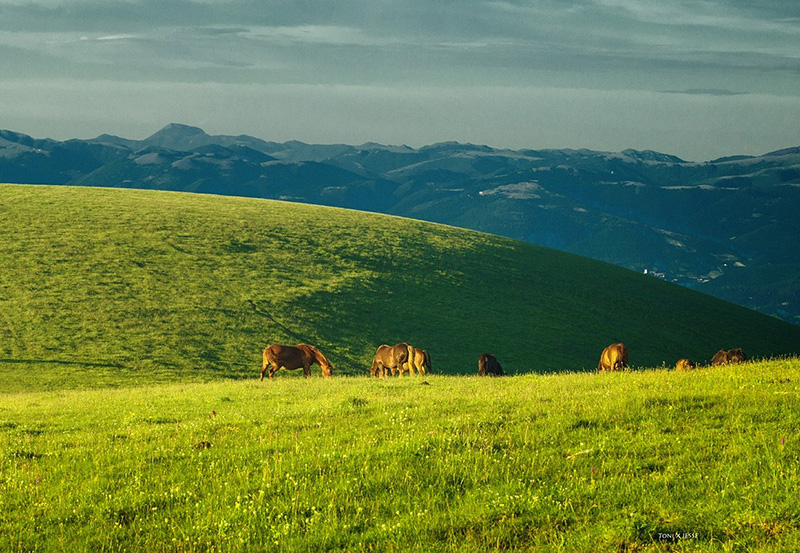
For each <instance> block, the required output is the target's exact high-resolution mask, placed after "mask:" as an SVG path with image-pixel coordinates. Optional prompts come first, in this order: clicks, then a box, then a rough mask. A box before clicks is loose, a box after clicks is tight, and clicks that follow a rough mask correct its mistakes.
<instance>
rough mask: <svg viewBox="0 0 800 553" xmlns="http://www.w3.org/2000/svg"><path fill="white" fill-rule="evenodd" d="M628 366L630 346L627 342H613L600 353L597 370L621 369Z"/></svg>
mask: <svg viewBox="0 0 800 553" xmlns="http://www.w3.org/2000/svg"><path fill="white" fill-rule="evenodd" d="M627 367H628V348H626V347H625V344H623V343H619V344H611V345H610V346H608V347H607V348H606V349H604V350H603V353H602V354H601V355H600V362H599V363H598V364H597V372H602V371H621V370H623V369H625V368H627Z"/></svg>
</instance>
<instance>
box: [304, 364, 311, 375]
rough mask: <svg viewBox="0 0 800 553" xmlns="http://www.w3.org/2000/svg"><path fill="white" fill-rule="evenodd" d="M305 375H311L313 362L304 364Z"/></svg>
mask: <svg viewBox="0 0 800 553" xmlns="http://www.w3.org/2000/svg"><path fill="white" fill-rule="evenodd" d="M303 376H304V377H306V378H308V377H310V376H311V363H306V364H305V365H303Z"/></svg>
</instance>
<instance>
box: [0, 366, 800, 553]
mask: <svg viewBox="0 0 800 553" xmlns="http://www.w3.org/2000/svg"><path fill="white" fill-rule="evenodd" d="M421 381H422V379H421V378H419V377H417V378H405V379H399V378H398V379H391V380H380V381H379V380H370V379H368V378H338V379H336V378H334V379H331V380H324V379H322V378H319V377H315V378H312V379H311V380H309V381H304V380H303V379H300V378H278V379H276V380H275V381H273V382H263V383H259V382H257V381H253V380H247V381H220V382H213V383H189V384H169V385H160V386H149V387H140V388H128V389H121V390H108V389H107V390H67V391H57V392H27V393H17V394H5V395H3V397H2V407H0V452H2V453H0V489H2V490H3V493H2V494H0V550H2V551H57V550H66V551H71V550H81V551H101V550H102V551H144V550H147V551H154V552H156V551H212V550H213V551H323V550H330V551H426V552H427V551H458V552H462V551H491V550H519V551H530V550H534V549H536V550H540V549H541V550H543V551H614V550H617V551H622V550H625V551H672V550H702V551H745V550H746V551H792V550H795V551H796V550H798V548H800V514H799V513H800V511H798V502H797V501H798V500H797V498H798V486H799V485H800V476H799V475H798V468H799V467H800V435H798V428H800V401H799V400H798V394H800V387H798V383H800V360H797V359H791V360H778V361H771V362H762V363H748V364H745V365H742V366H735V367H727V368H715V369H703V370H697V371H692V372H686V373H677V372H674V371H666V370H643V371H634V372H628V373H615V374H601V375H598V374H579V373H572V374H558V375H523V376H515V377H510V378H495V379H492V378H487V379H479V378H477V377H456V376H441V375H438V376H437V375H432V376H429V377H426V381H428V382H429V384H430V385H428V386H425V385H421ZM202 442H208V443H209V444H210V447H209V448H204V449H196V448H195V446H197V445H198V444H201V443H202ZM676 534H681V535H684V536H685V537H684V538H683V539H679V538H668V537H666V536H667V535H676Z"/></svg>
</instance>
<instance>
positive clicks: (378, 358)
mask: <svg viewBox="0 0 800 553" xmlns="http://www.w3.org/2000/svg"><path fill="white" fill-rule="evenodd" d="M408 350H409V345H408V344H406V343H401V344H395V345H393V346H387V345H386V344H383V345H381V346H378V349H377V350H376V351H375V357H373V358H372V367H371V368H370V370H369V374H370V376H381V377H383V376H386V375H387V369H388V370H390V371H392V376H395V375H396V374H397V373H398V371H399V372H400V376H403V370H410V369H409V367H407V365H408Z"/></svg>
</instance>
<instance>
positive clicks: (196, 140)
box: [142, 123, 211, 151]
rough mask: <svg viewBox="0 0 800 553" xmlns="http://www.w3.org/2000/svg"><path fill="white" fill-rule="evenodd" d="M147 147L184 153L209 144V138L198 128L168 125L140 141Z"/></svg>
mask: <svg viewBox="0 0 800 553" xmlns="http://www.w3.org/2000/svg"><path fill="white" fill-rule="evenodd" d="M142 142H143V143H144V144H146V145H148V146H159V147H161V148H168V149H170V150H180V151H186V150H191V149H192V148H197V147H198V146H205V145H206V144H208V143H209V142H211V137H210V136H208V135H207V134H206V132H205V131H204V130H203V129H201V128H199V127H192V126H190V125H182V124H180V123H170V124H169V125H167V126H166V127H164V128H163V129H161V130H160V131H157V132H156V133H154V134H152V135H150V136H149V137H147V138H145V139H144V140H143V141H142Z"/></svg>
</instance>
